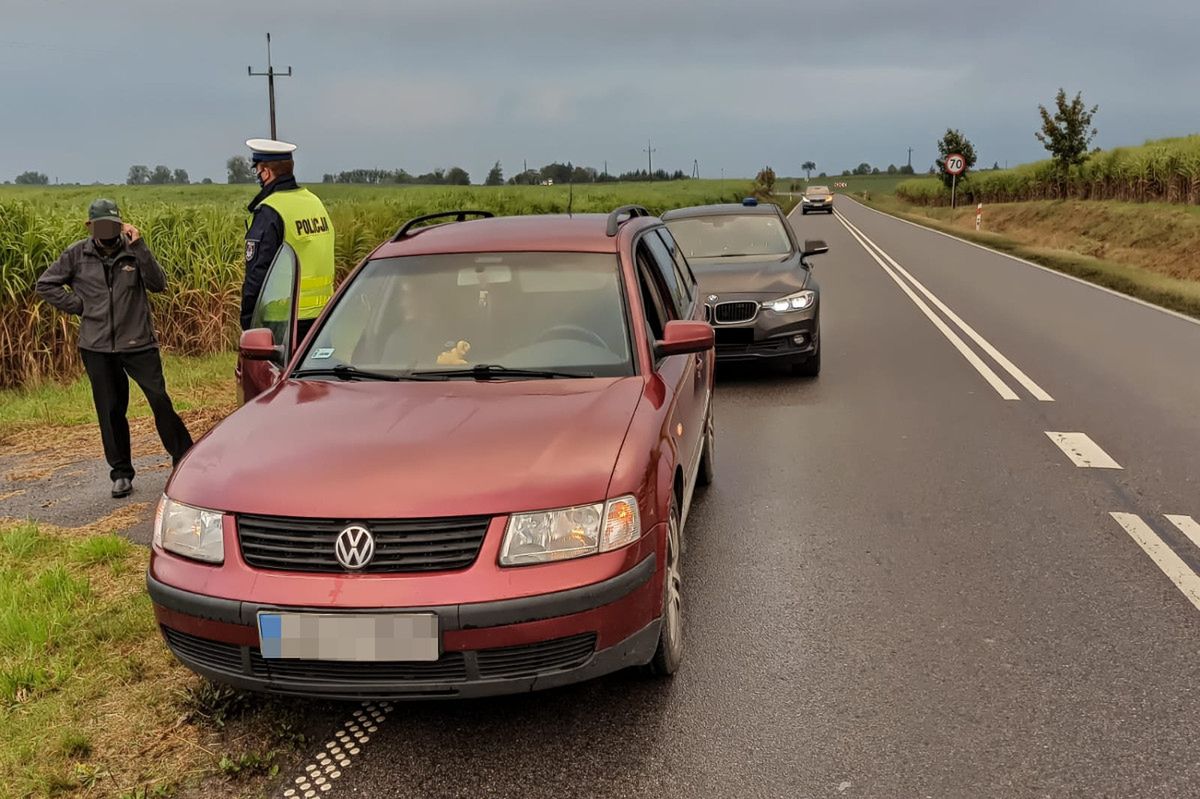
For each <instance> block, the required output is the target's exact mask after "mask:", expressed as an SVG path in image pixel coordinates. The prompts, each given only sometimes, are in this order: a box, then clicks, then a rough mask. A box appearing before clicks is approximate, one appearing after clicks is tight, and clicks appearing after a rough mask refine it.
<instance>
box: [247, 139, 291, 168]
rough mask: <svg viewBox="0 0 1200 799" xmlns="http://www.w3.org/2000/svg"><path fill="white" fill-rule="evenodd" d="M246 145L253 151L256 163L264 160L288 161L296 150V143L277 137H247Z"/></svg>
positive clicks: (252, 158)
mask: <svg viewBox="0 0 1200 799" xmlns="http://www.w3.org/2000/svg"><path fill="white" fill-rule="evenodd" d="M246 146H247V147H249V148H250V151H251V153H252V156H251V160H252V161H254V163H256V164H257V163H261V162H263V161H287V160H289V159H291V157H292V153H294V152H295V151H296V145H294V144H288V143H287V142H285V141H276V140H275V139H247V140H246Z"/></svg>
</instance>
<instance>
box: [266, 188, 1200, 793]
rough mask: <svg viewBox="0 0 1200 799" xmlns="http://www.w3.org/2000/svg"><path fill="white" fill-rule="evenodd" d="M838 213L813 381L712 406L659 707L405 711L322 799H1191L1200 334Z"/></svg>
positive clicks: (764, 382) (788, 381)
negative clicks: (682, 639)
mask: <svg viewBox="0 0 1200 799" xmlns="http://www.w3.org/2000/svg"><path fill="white" fill-rule="evenodd" d="M837 206H838V209H839V211H840V213H839V216H836V217H826V216H820V217H804V218H803V219H801V218H800V217H799V216H798V215H797V216H796V217H795V219H794V224H795V225H796V226H797V228H798V231H799V233H800V234H801V237H802V238H824V239H825V240H826V241H827V242H828V243H829V245H830V253H829V254H828V255H826V256H822V257H820V258H818V259H816V263H817V267H816V268H817V275H818V278H819V280H820V282H821V285H822V289H823V295H822V303H823V309H822V310H823V314H822V315H823V322H822V324H823V331H822V337H823V346H824V347H825V350H826V351H825V353H824V372H823V374H822V375H821V377H820V378H819V379H817V380H815V381H806V380H802V379H793V378H789V377H783V376H777V375H772V374H769V373H762V372H745V371H741V372H737V373H733V374H728V373H726V374H724V375H722V377H721V379H720V381H719V387H718V395H717V400H718V404H717V412H718V415H719V417H718V428H719V433H718V435H719V438H718V447H719V456H718V478H717V482H716V484H715V485H714V486H713V487H712V488H711V489H709V490H708V492H707V493H706V494H705V495H704V496H702V497H701V498H700V499H699V500H698V504H697V505H696V506H695V511H694V515H693V516H692V518H691V520H690V522H689V528H688V530H687V536H688V541H689V545H688V549H687V553H686V557H687V560H686V563H685V573H686V590H687V601H688V606H687V614H688V616H687V646H688V652H687V656H686V663H685V665H684V668H683V669H682V670H681V672H680V673H679V674H678V675H677V676H676V677H675V678H674V680H673V681H671V682H668V683H661V682H654V681H652V680H647V679H645V678H642V677H639V676H636V675H631V674H621V675H616V676H614V677H611V678H607V679H603V680H600V681H597V682H593V683H590V684H585V685H581V686H577V687H573V688H570V689H565V690H560V691H556V692H552V693H545V694H535V695H531V696H523V697H518V698H507V699H502V700H494V701H485V702H468V703H455V704H442V703H436V704H421V705H412V704H398V705H396V706H394V707H393V708H391V709H390V711H387V712H386V713H381V714H380V715H381V716H382V717H383V718H384V720H383V721H382V722H381V723H379V724H377V725H373V726H376V730H375V731H373V732H372V733H371V735H369V736H365V737H367V738H368V740H367V741H366V742H365V743H361V744H360V745H359V744H356V745H355V747H354V748H356V749H358V753H357V755H355V756H354V757H353V758H348V760H352V762H351V764H350V765H349V766H347V767H345V768H343V769H340V770H339V772H338V773H339V774H340V776H339V778H338V779H336V780H335V781H332V782H330V783H329V784H330V785H331V787H332V790H330V791H328V792H320V794H319V795H330V796H348V795H362V796H394V797H472V798H474V797H481V796H486V797H522V798H523V799H534V798H535V797H547V798H549V797H607V796H614V797H616V796H620V797H643V796H644V797H697V796H704V797H709V796H711V797H824V796H835V797H836V796H860V797H1025V796H1029V797H1044V796H1054V797H1060V796H1080V797H1101V796H1111V797H1143V796H1155V797H1174V796H1179V797H1185V796H1186V797H1194V796H1198V795H1200V656H1198V650H1200V577H1197V576H1196V574H1197V573H1200V527H1195V529H1193V526H1195V525H1196V522H1195V521H1194V519H1198V518H1200V491H1198V490H1197V475H1200V463H1198V460H1200V325H1198V324H1196V323H1194V322H1191V321H1188V320H1184V319H1181V318H1176V317H1173V316H1171V315H1168V314H1167V313H1164V312H1162V311H1160V310H1157V309H1153V308H1149V307H1146V306H1143V305H1140V304H1137V303H1135V302H1133V301H1130V300H1128V299H1125V298H1120V297H1117V296H1114V295H1111V294H1108V293H1105V292H1103V291H1101V290H1099V289H1096V288H1094V287H1090V286H1086V285H1083V284H1081V283H1078V282H1074V281H1071V280H1069V279H1067V278H1064V277H1062V276H1059V275H1056V274H1052V273H1049V272H1046V271H1042V270H1040V269H1038V268H1036V267H1033V266H1031V265H1026V264H1023V263H1020V262H1018V261H1015V260H1013V259H1010V258H1007V257H1004V256H1000V255H996V254H993V253H989V252H986V251H983V250H981V249H978V248H975V247H972V246H970V245H967V244H965V243H961V242H958V241H956V240H953V239H950V238H948V237H944V236H941V235H938V234H935V233H932V232H928V231H925V230H922V229H919V228H916V227H915V226H911V225H908V224H905V223H903V222H900V221H897V220H893V219H891V218H889V217H884V216H882V215H880V214H877V213H875V212H874V211H871V210H869V209H866V208H864V207H862V206H859V205H857V204H855V203H853V202H852V201H850V200H849V199H847V198H839V199H838V201H837ZM841 214H844V217H843V216H842V215H841ZM843 218H844V219H845V220H846V221H845V222H843V221H842V220H843ZM849 226H854V227H855V228H856V229H857V231H858V234H857V236H856V235H855V234H852V233H851V232H850V229H849ZM858 236H861V237H862V238H861V239H860V238H859V237H858ZM868 239H869V242H868V241H867V240H868ZM870 242H873V243H874V244H875V245H877V246H878V248H879V250H876V251H875V255H874V256H872V255H871V254H869V252H868V249H867V246H865V245H869V244H870ZM880 250H882V252H880ZM885 253H886V255H885ZM888 256H890V258H891V259H892V260H890V261H889V260H888ZM881 262H882V265H881ZM893 262H894V264H895V265H893ZM897 265H898V266H899V267H900V268H901V269H903V270H904V272H901V271H900V270H898V269H897V268H896V266H897ZM885 266H886V267H887V269H885ZM905 273H907V274H908V275H911V277H913V278H915V280H916V281H919V282H920V284H921V285H923V286H924V287H925V289H926V290H928V292H929V293H930V294H932V295H933V296H934V297H936V298H937V300H938V301H940V302H941V304H942V307H939V306H938V303H937V302H935V301H934V300H933V299H931V298H930V297H929V296H927V295H926V294H925V293H924V292H923V291H922V290H921V289H920V288H918V287H917V286H916V285H915V284H914V283H913V282H911V281H910V280H908V278H907V277H905ZM892 275H895V276H896V277H895V278H894V277H893V276H892ZM901 283H903V284H904V286H906V287H907V292H906V291H905V290H904V289H902V288H901V285H900V284H901ZM910 293H911V295H912V296H911V297H910ZM912 297H916V298H918V299H919V300H920V301H921V302H922V303H924V305H925V308H926V309H927V310H928V311H929V314H931V315H933V316H934V317H935V318H937V319H938V320H939V324H940V327H939V324H935V323H934V322H933V321H931V319H930V316H929V315H927V314H926V312H925V310H922V308H920V307H919V306H918V304H917V303H916V302H914V300H913V298H912ZM943 307H944V308H945V309H946V310H948V311H950V312H951V313H953V314H954V316H956V317H957V318H958V319H960V320H961V321H962V322H963V323H964V325H965V326H968V327H969V328H970V330H971V331H973V333H974V334H975V336H978V337H979V339H981V340H983V341H984V342H985V343H986V345H988V347H990V348H991V349H992V350H993V351H994V352H996V353H998V354H999V356H1000V357H1001V358H1002V359H1005V360H1007V362H1008V363H1010V364H1011V365H1012V366H1013V367H1014V370H1016V371H1015V373H1014V372H1010V371H1008V370H1006V369H1005V368H1003V367H1002V366H1001V365H1000V363H999V362H998V361H997V359H995V358H993V357H992V356H991V355H989V354H988V353H987V347H985V346H984V345H983V344H981V343H979V341H977V340H976V339H975V338H974V337H973V336H972V334H971V333H967V332H965V330H964V329H963V328H962V327H960V326H958V325H957V324H956V323H955V322H953V321H952V318H951V317H950V316H949V315H948V314H947V313H945V312H944V311H943V310H942V308H943ZM943 329H944V330H945V331H949V332H950V334H951V335H952V336H956V337H957V338H958V340H959V344H956V343H954V342H953V341H952V340H951V338H949V337H948V336H947V335H946V333H945V332H943ZM960 345H961V346H960ZM964 352H965V353H969V355H967V354H964ZM979 366H981V367H982V370H983V371H981V370H980V368H977V367H979ZM989 372H990V376H989V375H988V373H989ZM1015 374H1020V375H1021V377H1017V376H1015ZM1005 397H1008V398H1005ZM1039 397H1040V399H1039ZM1051 398H1052V399H1051ZM1047 433H1077V434H1078V433H1081V434H1083V435H1084V436H1086V439H1082V438H1079V437H1078V436H1068V437H1066V438H1065V439H1064V444H1063V446H1062V447H1060V446H1059V445H1058V444H1056V443H1055V441H1054V440H1053V439H1052V437H1051V436H1049V435H1047ZM1060 438H1061V437H1060ZM1105 457H1107V458H1108V459H1109V460H1108V461H1105ZM1076 460H1078V461H1080V462H1082V463H1091V464H1101V463H1107V465H1108V466H1109V467H1110V468H1097V467H1096V466H1078V465H1076V462H1075V461H1076ZM1114 463H1115V464H1118V465H1119V466H1120V467H1121V468H1119V469H1118V468H1111V467H1112V465H1113V464H1114ZM1114 513H1115V514H1126V515H1122V516H1119V517H1115V516H1113V515H1112V514H1114ZM1167 515H1170V516H1172V517H1174V519H1175V521H1172V520H1171V519H1168V518H1167ZM1189 530H1190V531H1191V532H1192V535H1193V536H1194V537H1195V539H1196V540H1195V542H1194V543H1193V541H1191V540H1189V538H1188V536H1187V534H1186V533H1187V531H1189ZM1135 536H1137V537H1140V539H1141V540H1142V541H1143V542H1144V543H1145V548H1143V546H1142V545H1141V544H1139V543H1138V541H1137V540H1136V538H1135ZM1172 553H1174V554H1172ZM1172 557H1173V558H1174V559H1173V560H1172ZM1156 558H1157V561H1156ZM1158 561H1161V562H1162V563H1163V566H1162V567H1160V566H1159V565H1158ZM1164 569H1166V571H1164ZM1167 572H1170V573H1171V576H1168V574H1167ZM1189 574H1190V575H1191V579H1190V581H1189V577H1188V575H1189ZM1173 578H1174V579H1173ZM1189 591H1191V592H1192V593H1194V594H1195V596H1194V598H1192V599H1189V597H1188V595H1187V593H1186V592H1189ZM353 709H354V707H353V706H348V707H347V708H346V709H345V711H344V714H342V715H344V716H349V714H350V712H351V711H352V710H353ZM342 715H338V714H334V715H330V716H329V717H328V718H325V717H322V718H319V719H317V718H314V720H313V722H314V730H315V731H316V732H317V733H318V734H320V735H324V736H332V735H333V732H334V730H335V729H339V728H342V724H343V721H344V719H343V717H342ZM331 743H336V739H333V738H332V737H331ZM316 749H320V746H317V747H316ZM314 765H315V766H316V767H317V769H318V771H320V770H321V768H322V767H323V765H324V764H323V762H315V764H314ZM310 771H312V770H311V769H310ZM298 773H302V772H298ZM313 773H317V772H313ZM317 787H319V786H317ZM283 788H290V789H291V790H293V791H295V790H296V784H295V783H294V781H292V780H290V778H289V781H288V782H287V783H285V785H284V786H283ZM281 790H282V789H281ZM296 795H303V791H299V792H298V793H297V794H296Z"/></svg>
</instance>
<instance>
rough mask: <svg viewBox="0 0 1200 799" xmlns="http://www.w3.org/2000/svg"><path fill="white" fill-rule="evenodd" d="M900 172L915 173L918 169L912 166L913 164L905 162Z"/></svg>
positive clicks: (902, 173)
mask: <svg viewBox="0 0 1200 799" xmlns="http://www.w3.org/2000/svg"><path fill="white" fill-rule="evenodd" d="M900 174H901V175H914V174H916V170H915V169H913V168H912V164H905V165H904V166H902V167H900Z"/></svg>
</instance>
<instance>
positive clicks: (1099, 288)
mask: <svg viewBox="0 0 1200 799" xmlns="http://www.w3.org/2000/svg"><path fill="white" fill-rule="evenodd" d="M841 196H843V197H845V198H846V199H848V200H850V201H851V202H852V203H854V204H855V205H857V206H858V207H860V208H863V209H866V210H867V211H870V212H872V213H875V214H879V215H880V216H883V217H887V218H888V219H894V220H896V221H897V222H903V223H904V224H906V225H912V226H913V227H915V228H918V229H920V230H924V231H928V232H929V233H936V234H937V235H939V236H945V237H946V238H948V239H951V240H952V241H957V242H959V243H961V244H966V245H967V246H969V247H974V248H975V249H977V250H983V251H984V252H990V253H991V254H992V255H1001V256H1004V257H1005V258H1008V259H1009V260H1012V261H1016V262H1017V263H1019V264H1025V266H1032V267H1033V268H1034V269H1040V270H1041V271H1043V272H1048V273H1049V274H1051V275H1054V276H1056V277H1061V278H1065V279H1066V280H1071V281H1074V282H1075V283H1079V284H1081V285H1084V286H1087V287H1089V288H1093V289H1096V290H1097V291H1103V292H1104V293H1105V294H1111V295H1113V296H1114V297H1120V298H1121V299H1123V300H1129V301H1130V302H1133V303H1137V304H1138V305H1144V306H1145V307H1147V308H1153V309H1154V310H1156V311H1162V312H1163V313H1165V314H1167V315H1168V316H1174V317H1175V318H1176V319H1182V320H1183V321H1185V322H1191V323H1192V324H1193V325H1200V319H1194V318H1193V317H1190V316H1187V315H1185V314H1182V313H1180V312H1179V311H1172V310H1171V309H1170V308H1164V307H1162V306H1161V305H1155V304H1154V303H1152V302H1146V301H1145V300H1143V299H1139V298H1137V297H1131V296H1129V295H1128V294H1122V293H1121V292H1119V291H1117V290H1116V289H1110V288H1109V287H1108V286H1101V285H1099V284H1098V283H1092V282H1090V281H1087V280H1084V279H1083V278H1081V277H1075V276H1074V275H1068V274H1067V273H1066V272H1059V271H1058V270H1057V269H1051V268H1050V267H1048V266H1042V265H1041V264H1035V263H1034V262H1033V261H1027V260H1026V259H1024V258H1018V257H1017V256H1015V255H1009V254H1008V253H1006V252H1000V251H999V250H993V249H992V248H991V247H985V246H984V245H982V244H976V243H975V242H973V241H967V240H966V239H961V238H959V237H958V236H955V235H952V234H950V233H945V232H943V231H941V230H934V229H933V228H931V227H926V226H925V225H920V224H917V223H916V222H910V221H909V220H907V219H901V218H900V217H898V216H893V215H892V214H889V213H887V212H885V211H880V210H878V209H875V208H872V207H871V206H869V205H863V204H862V203H860V202H859V201H858V200H855V199H854V198H852V197H850V196H849V195H846V194H843V195H841Z"/></svg>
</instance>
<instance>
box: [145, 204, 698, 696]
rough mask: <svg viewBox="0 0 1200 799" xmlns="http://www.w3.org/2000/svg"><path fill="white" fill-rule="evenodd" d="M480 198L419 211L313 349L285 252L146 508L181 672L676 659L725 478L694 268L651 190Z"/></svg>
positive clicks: (465, 675) (271, 674)
mask: <svg viewBox="0 0 1200 799" xmlns="http://www.w3.org/2000/svg"><path fill="white" fill-rule="evenodd" d="M490 216H491V215H490V214H488V213H486V212H472V211H456V212H451V213H449V214H437V215H433V216H431V217H421V218H419V219H416V220H412V221H411V222H409V223H407V224H405V225H404V227H402V228H401V229H400V231H399V232H398V233H397V234H396V236H395V237H394V238H393V239H392V240H390V241H388V242H386V243H384V244H382V245H380V246H379V247H378V248H377V249H376V250H375V251H374V252H372V253H371V254H370V255H369V256H368V257H367V258H366V260H364V261H363V263H361V264H360V265H359V266H358V268H357V269H356V270H355V271H354V272H353V273H352V274H351V275H350V277H349V278H348V279H347V280H346V281H345V283H344V285H343V286H342V287H341V288H340V290H339V291H338V293H337V295H336V296H335V297H334V298H333V300H332V301H331V302H330V304H329V307H328V308H327V309H326V311H325V313H324V314H323V315H322V317H321V318H320V319H319V320H318V321H317V322H316V324H315V325H314V326H313V329H312V332H311V333H310V334H309V335H308V336H307V337H306V339H305V341H304V342H302V343H301V344H300V345H299V346H298V347H293V346H292V342H293V337H294V334H295V329H296V324H295V319H294V311H295V305H294V297H295V296H296V288H297V282H298V280H299V279H300V278H299V275H300V274H301V273H302V268H301V265H299V264H297V263H296V255H295V253H294V252H293V251H292V250H291V249H290V248H287V247H285V248H284V249H283V250H281V252H280V255H279V256H278V257H277V258H276V261H275V263H274V264H273V265H272V267H271V271H270V273H269V274H268V277H267V280H266V283H265V285H264V290H263V295H262V297H261V299H260V301H259V307H258V308H257V309H256V310H255V318H256V319H257V320H258V322H259V323H261V327H256V329H252V330H248V331H246V332H245V333H244V334H243V335H242V340H241V346H240V356H241V357H240V360H239V366H238V382H239V391H240V393H241V396H242V398H243V402H244V405H243V406H242V407H241V408H240V409H238V410H237V411H236V412H234V413H233V414H232V415H230V416H229V418H227V419H225V420H224V421H223V422H221V423H220V424H219V425H217V426H216V427H215V428H214V429H213V430H212V432H210V433H209V434H208V435H207V436H206V437H205V438H204V439H203V440H201V441H200V442H198V443H197V444H196V446H195V447H194V448H193V449H192V450H191V452H190V453H189V454H188V455H187V457H186V458H185V459H184V460H183V462H182V463H181V464H180V465H179V467H178V468H177V469H176V471H175V473H174V474H173V476H172V477H171V480H170V482H169V483H168V485H167V488H166V493H165V495H164V496H163V498H162V501H161V503H160V505H159V510H158V515H157V519H156V523H155V533H154V542H153V547H152V552H151V559H150V568H149V573H148V575H147V582H148V585H149V591H150V596H151V598H152V600H153V602H154V609H155V616H156V618H157V620H158V623H159V625H160V626H161V629H162V634H163V636H164V638H165V639H166V642H167V645H168V646H169V647H170V648H171V651H172V652H174V654H175V656H176V657H177V658H178V659H179V660H180V661H182V662H183V663H184V664H185V665H186V666H188V667H189V668H191V669H192V670H194V671H196V672H198V673H200V674H202V675H204V676H206V677H208V678H210V679H212V680H214V681H218V682H222V683H228V684H232V685H235V686H239V687H242V688H248V689H254V690H263V691H270V692H275V693H286V694H297V695H303V696H325V697H343V698H383V697H388V698H397V697H399V698H423V697H455V696H457V697H466V696H482V695H491V694H502V693H513V692H522V691H530V690H536V689H541V688H549V687H553V686H558V685H563V684H567V683H571V682H576V681H579V680H583V679H588V678H591V677H595V676H597V675H600V674H604V673H607V672H612V671H615V670H618V669H622V668H625V667H628V666H647V667H648V668H649V669H650V670H651V671H653V672H656V673H659V674H671V673H673V672H674V671H675V669H676V668H677V667H678V665H679V662H680V656H681V654H682V651H683V637H682V634H683V627H682V625H683V616H682V613H683V604H682V602H683V596H682V589H683V583H682V579H681V569H680V552H681V548H682V546H681V545H682V540H681V539H682V535H683V528H684V521H685V519H686V518H687V515H688V507H689V505H690V504H691V500H692V496H693V490H694V487H695V486H696V485H697V484H706V483H708V482H709V481H710V480H711V479H712V474H713V446H714V429H713V410H712V382H713V332H712V329H711V328H710V327H709V326H708V324H706V323H705V322H703V321H702V320H703V314H704V310H703V304H702V302H701V301H700V298H698V297H697V287H696V280H695V277H694V276H693V275H692V272H691V269H690V268H689V266H688V264H687V261H686V259H685V258H684V257H683V255H682V254H681V252H680V251H679V248H678V247H677V246H676V244H675V241H674V239H673V238H672V237H671V234H670V232H669V231H668V230H667V229H666V228H665V227H664V226H663V224H662V223H661V222H660V221H659V220H658V219H656V218H654V217H651V216H650V214H649V213H648V212H647V211H646V210H645V209H643V208H640V207H637V206H625V207H622V208H619V209H617V210H616V211H614V212H613V213H612V214H610V215H608V216H605V215H581V214H577V215H575V216H573V217H566V216H557V217H555V216H537V217H512V218H503V219H501V218H489V217H490ZM468 217H482V218H479V219H475V218H471V219H468ZM447 220H449V221H447ZM293 349H294V350H295V351H294V352H293Z"/></svg>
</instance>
